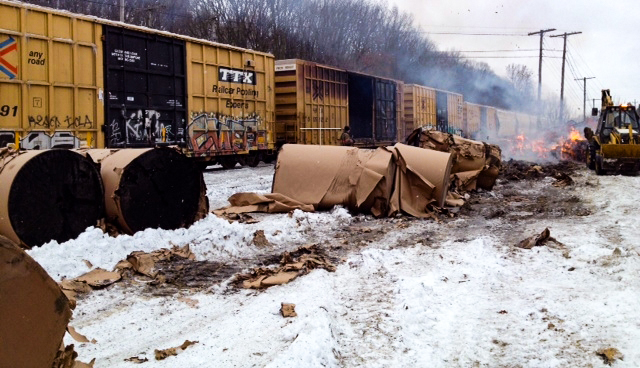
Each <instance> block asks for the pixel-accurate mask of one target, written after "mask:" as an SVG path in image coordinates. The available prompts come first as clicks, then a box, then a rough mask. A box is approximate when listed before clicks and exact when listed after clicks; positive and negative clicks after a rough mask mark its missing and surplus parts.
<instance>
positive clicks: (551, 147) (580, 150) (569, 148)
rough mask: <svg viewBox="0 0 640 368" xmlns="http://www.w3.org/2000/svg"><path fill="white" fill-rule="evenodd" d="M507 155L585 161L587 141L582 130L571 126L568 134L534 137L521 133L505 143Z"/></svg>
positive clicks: (517, 157) (529, 158)
mask: <svg viewBox="0 0 640 368" xmlns="http://www.w3.org/2000/svg"><path fill="white" fill-rule="evenodd" d="M504 146H505V149H506V151H507V152H509V153H507V156H510V157H513V158H516V159H525V160H548V159H552V158H554V157H555V158H557V159H561V160H575V161H584V157H585V154H586V149H587V146H588V143H587V141H586V140H585V139H584V138H583V137H582V135H581V134H580V132H579V131H578V130H577V129H576V128H575V127H571V130H570V131H569V133H568V135H566V136H557V135H555V136H554V135H553V134H551V133H547V134H544V137H543V138H535V139H532V138H530V137H527V136H526V135H525V134H519V135H517V136H515V137H514V138H512V139H509V140H507V142H505V144H504Z"/></svg>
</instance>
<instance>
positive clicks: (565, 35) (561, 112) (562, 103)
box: [549, 32, 582, 119]
mask: <svg viewBox="0 0 640 368" xmlns="http://www.w3.org/2000/svg"><path fill="white" fill-rule="evenodd" d="M580 33H582V32H571V33H567V32H565V33H563V34H559V35H554V36H549V37H562V38H564V47H563V48H562V77H561V82H560V119H564V64H565V60H566V57H567V36H573V35H577V34H580Z"/></svg>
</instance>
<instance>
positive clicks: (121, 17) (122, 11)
mask: <svg viewBox="0 0 640 368" xmlns="http://www.w3.org/2000/svg"><path fill="white" fill-rule="evenodd" d="M120 21H121V22H124V0H120Z"/></svg>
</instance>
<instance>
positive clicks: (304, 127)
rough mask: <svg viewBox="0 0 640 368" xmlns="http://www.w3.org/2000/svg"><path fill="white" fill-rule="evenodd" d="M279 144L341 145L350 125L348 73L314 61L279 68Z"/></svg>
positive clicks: (280, 63) (278, 64) (284, 62)
mask: <svg viewBox="0 0 640 368" xmlns="http://www.w3.org/2000/svg"><path fill="white" fill-rule="evenodd" d="M275 86H276V87H275V99H276V124H275V127H276V128H275V133H276V142H277V144H278V145H282V144H284V143H299V144H324V145H339V144H340V135H341V134H342V129H343V128H344V127H345V126H347V125H349V114H348V107H349V96H348V93H347V72H346V71H345V70H341V69H337V68H333V67H330V66H327V65H321V64H317V63H314V62H310V61H304V60H298V59H290V60H278V61H276V66H275Z"/></svg>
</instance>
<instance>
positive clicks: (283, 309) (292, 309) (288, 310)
mask: <svg viewBox="0 0 640 368" xmlns="http://www.w3.org/2000/svg"><path fill="white" fill-rule="evenodd" d="M280 314H282V317H285V318H286V317H297V316H298V314H297V313H296V305H295V304H291V303H280Z"/></svg>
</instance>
